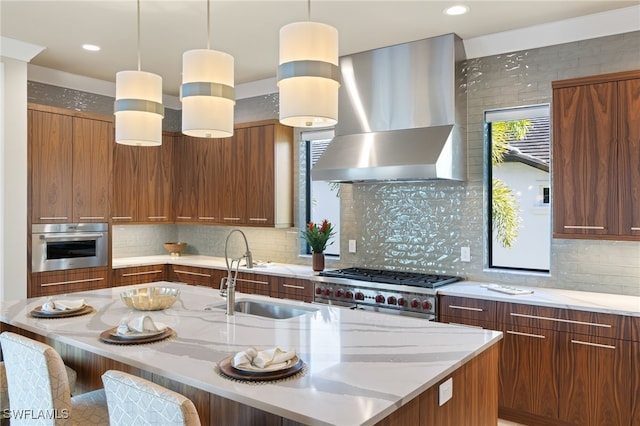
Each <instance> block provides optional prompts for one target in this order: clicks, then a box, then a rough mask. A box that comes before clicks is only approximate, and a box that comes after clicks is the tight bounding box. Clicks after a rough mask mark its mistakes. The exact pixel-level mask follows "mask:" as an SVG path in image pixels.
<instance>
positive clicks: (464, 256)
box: [460, 247, 471, 262]
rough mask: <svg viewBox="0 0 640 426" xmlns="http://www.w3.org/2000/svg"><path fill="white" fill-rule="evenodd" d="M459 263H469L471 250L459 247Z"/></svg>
mask: <svg viewBox="0 0 640 426" xmlns="http://www.w3.org/2000/svg"><path fill="white" fill-rule="evenodd" d="M460 261H462V262H471V248H469V247H460Z"/></svg>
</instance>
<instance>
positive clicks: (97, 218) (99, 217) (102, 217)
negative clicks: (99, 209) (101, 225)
mask: <svg viewBox="0 0 640 426" xmlns="http://www.w3.org/2000/svg"><path fill="white" fill-rule="evenodd" d="M80 219H83V220H101V219H104V216H80Z"/></svg>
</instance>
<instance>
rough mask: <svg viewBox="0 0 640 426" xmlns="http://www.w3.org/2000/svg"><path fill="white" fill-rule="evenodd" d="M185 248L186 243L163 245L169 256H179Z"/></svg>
mask: <svg viewBox="0 0 640 426" xmlns="http://www.w3.org/2000/svg"><path fill="white" fill-rule="evenodd" d="M186 247H187V243H175V242H171V243H164V248H165V249H166V250H167V251H168V252H169V254H170V255H171V256H180V255H181V254H182V252H183V251H184V249H185V248H186Z"/></svg>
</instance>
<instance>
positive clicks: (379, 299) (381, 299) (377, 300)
mask: <svg viewBox="0 0 640 426" xmlns="http://www.w3.org/2000/svg"><path fill="white" fill-rule="evenodd" d="M384 300H385V299H384V296H383V295H381V294H379V295H377V296H376V303H384Z"/></svg>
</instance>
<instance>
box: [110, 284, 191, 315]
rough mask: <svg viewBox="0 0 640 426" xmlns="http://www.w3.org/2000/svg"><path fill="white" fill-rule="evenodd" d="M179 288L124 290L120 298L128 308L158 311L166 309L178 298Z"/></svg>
mask: <svg viewBox="0 0 640 426" xmlns="http://www.w3.org/2000/svg"><path fill="white" fill-rule="evenodd" d="M178 296H180V290H178V289H177V288H173V287H144V288H134V289H131V290H125V291H123V292H122V293H120V299H121V300H122V301H123V302H124V304H125V305H127V306H128V307H130V308H133V309H136V310H138V311H159V310H162V309H167V308H168V307H170V306H171V305H173V304H174V303H175V301H176V300H178Z"/></svg>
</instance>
